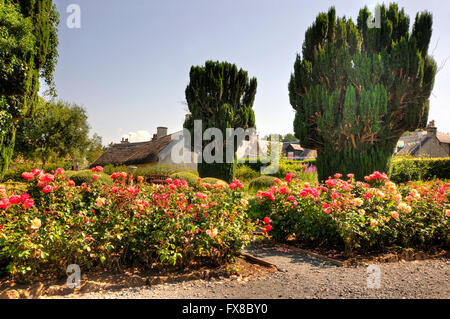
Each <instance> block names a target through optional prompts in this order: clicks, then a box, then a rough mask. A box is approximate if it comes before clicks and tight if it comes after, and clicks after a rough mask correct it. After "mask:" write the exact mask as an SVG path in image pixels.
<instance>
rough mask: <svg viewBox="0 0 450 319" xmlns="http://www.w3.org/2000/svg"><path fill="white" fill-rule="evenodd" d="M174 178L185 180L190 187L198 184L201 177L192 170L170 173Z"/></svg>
mask: <svg viewBox="0 0 450 319" xmlns="http://www.w3.org/2000/svg"><path fill="white" fill-rule="evenodd" d="M170 178H172V179H180V180H185V181H186V182H187V183H188V185H189V186H190V187H195V186H196V185H197V184H198V179H199V177H198V176H197V175H195V174H192V173H190V172H178V173H173V174H171V175H170Z"/></svg>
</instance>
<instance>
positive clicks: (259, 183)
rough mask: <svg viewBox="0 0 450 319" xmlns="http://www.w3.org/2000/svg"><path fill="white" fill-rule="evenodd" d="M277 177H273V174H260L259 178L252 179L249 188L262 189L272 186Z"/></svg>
mask: <svg viewBox="0 0 450 319" xmlns="http://www.w3.org/2000/svg"><path fill="white" fill-rule="evenodd" d="M275 179H276V177H272V176H267V175H265V176H260V177H258V178H255V179H254V180H252V181H251V182H250V184H249V185H248V188H249V189H252V190H261V189H267V188H270V187H272V186H273V185H274V184H273V181H274V180H275Z"/></svg>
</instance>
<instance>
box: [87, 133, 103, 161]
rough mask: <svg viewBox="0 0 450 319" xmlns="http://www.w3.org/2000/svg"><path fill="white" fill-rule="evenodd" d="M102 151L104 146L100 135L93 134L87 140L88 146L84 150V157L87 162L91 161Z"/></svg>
mask: <svg viewBox="0 0 450 319" xmlns="http://www.w3.org/2000/svg"><path fill="white" fill-rule="evenodd" d="M104 151H105V148H104V147H103V144H102V137H101V136H99V135H97V134H94V136H93V137H92V138H91V139H90V140H89V146H88V148H87V151H86V159H87V160H88V162H89V163H92V162H94V161H95V160H96V159H97V158H99V157H100V156H101V155H102V154H103V152H104Z"/></svg>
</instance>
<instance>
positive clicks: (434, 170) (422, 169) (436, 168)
mask: <svg viewBox="0 0 450 319" xmlns="http://www.w3.org/2000/svg"><path fill="white" fill-rule="evenodd" d="M389 175H390V178H391V180H392V181H393V182H396V183H406V182H408V181H420V180H426V179H433V178H438V179H450V157H447V158H396V159H394V160H393V161H392V164H391V168H390V172H389Z"/></svg>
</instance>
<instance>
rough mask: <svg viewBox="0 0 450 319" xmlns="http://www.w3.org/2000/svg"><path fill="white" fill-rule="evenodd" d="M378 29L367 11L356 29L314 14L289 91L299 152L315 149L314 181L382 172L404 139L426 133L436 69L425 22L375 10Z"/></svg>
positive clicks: (426, 16) (425, 17)
mask: <svg viewBox="0 0 450 319" xmlns="http://www.w3.org/2000/svg"><path fill="white" fill-rule="evenodd" d="M380 12H381V28H369V27H368V25H367V20H368V18H369V17H370V13H369V10H368V9H367V7H366V8H364V9H362V10H360V13H359V17H358V21H357V24H355V23H354V22H353V21H352V19H347V18H345V17H344V18H336V11H335V9H334V8H331V9H330V10H329V11H328V13H321V14H319V15H318V16H317V18H316V21H315V22H314V23H313V25H312V26H311V27H310V28H309V29H308V30H307V31H306V34H305V41H304V43H303V47H302V55H301V56H300V55H297V59H296V61H295V65H294V73H293V74H292V75H291V80H290V83H289V97H290V102H291V105H292V106H293V108H294V109H295V111H296V116H295V121H294V129H295V134H296V136H297V137H298V138H299V139H300V142H301V143H302V146H304V147H307V148H311V149H316V150H317V153H318V159H317V166H318V171H319V178H320V179H325V178H327V177H328V176H329V175H332V174H333V173H336V172H340V173H354V174H355V175H356V176H357V177H358V178H362V177H363V176H364V175H367V174H368V173H370V172H373V171H374V170H379V171H385V172H386V171H387V166H388V162H389V159H390V158H391V156H392V154H393V152H394V149H395V146H396V143H397V141H398V139H399V138H400V137H401V136H402V134H403V133H404V132H406V131H414V130H416V129H417V128H423V127H425V126H426V123H427V118H428V110H429V97H430V94H431V91H432V89H433V85H434V78H435V74H436V64H435V62H434V60H433V59H432V58H431V57H430V56H429V55H428V46H429V43H430V38H431V34H432V16H431V14H430V13H428V12H424V13H420V14H417V16H416V20H415V23H414V26H413V28H412V32H410V31H409V25H410V21H409V17H408V16H407V15H406V14H405V12H404V10H403V9H401V10H399V8H398V6H397V5H396V4H391V5H390V6H389V8H387V7H385V6H384V5H383V6H381V7H380Z"/></svg>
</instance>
